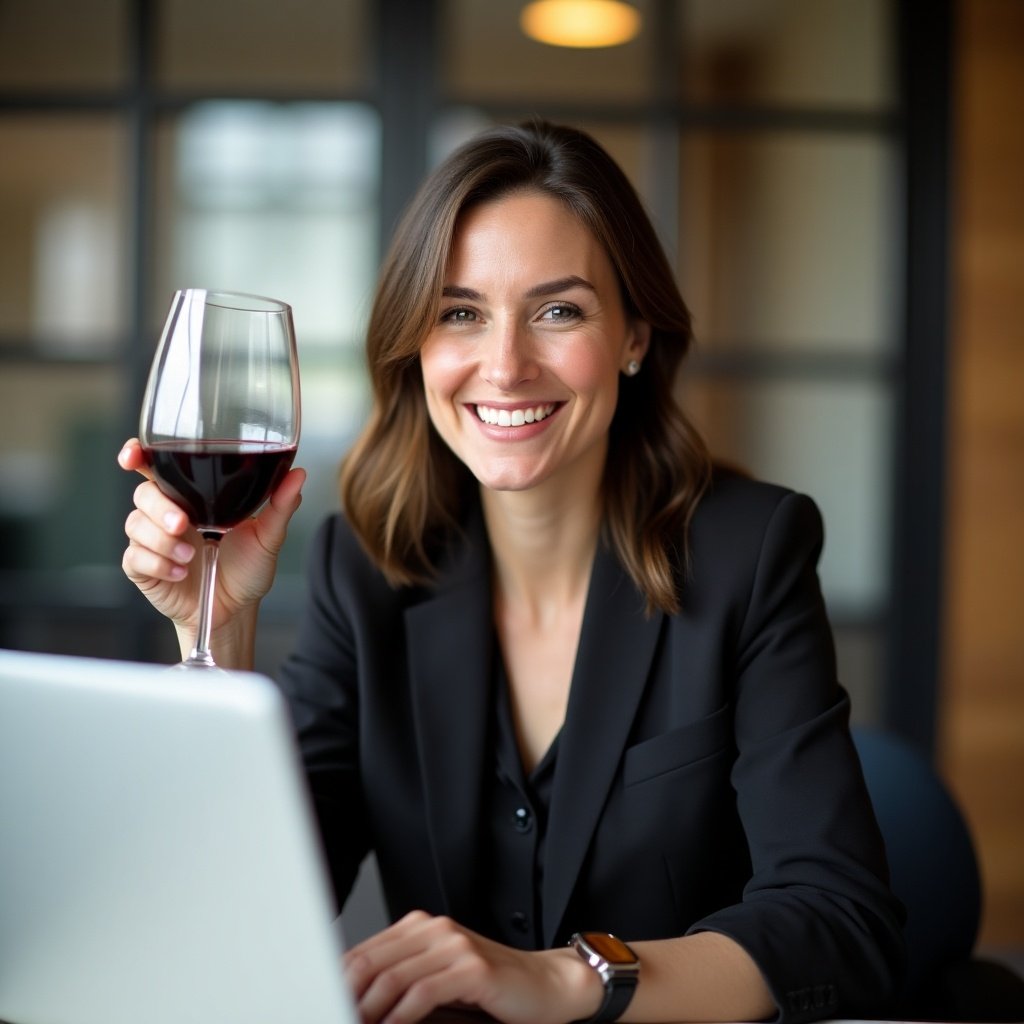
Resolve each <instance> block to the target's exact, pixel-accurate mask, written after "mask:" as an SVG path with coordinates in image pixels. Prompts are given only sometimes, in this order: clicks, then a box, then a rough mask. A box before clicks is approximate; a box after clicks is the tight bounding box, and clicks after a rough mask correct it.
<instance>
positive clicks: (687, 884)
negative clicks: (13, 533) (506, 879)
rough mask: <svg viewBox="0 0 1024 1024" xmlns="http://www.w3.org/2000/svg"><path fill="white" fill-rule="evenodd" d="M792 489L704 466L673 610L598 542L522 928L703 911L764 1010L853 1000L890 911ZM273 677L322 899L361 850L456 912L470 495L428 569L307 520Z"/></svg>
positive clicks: (473, 687) (461, 843)
mask: <svg viewBox="0 0 1024 1024" xmlns="http://www.w3.org/2000/svg"><path fill="white" fill-rule="evenodd" d="M821 545H822V527H821V520H820V516H819V514H818V511H817V509H816V507H815V506H814V504H813V503H812V502H811V500H810V499H808V498H806V497H803V496H801V495H797V494H794V493H792V492H790V491H786V490H784V489H782V488H778V487H774V486H770V485H767V484H761V483H755V482H753V481H749V480H745V479H742V478H739V477H725V478H722V479H719V480H717V481H716V483H715V485H714V486H713V488H712V489H711V491H710V492H709V493H708V494H707V495H706V496H705V497H704V498H703V499H702V501H701V503H700V505H699V507H698V509H697V512H696V514H695V518H694V520H693V525H692V533H691V545H690V547H691V564H690V567H689V572H688V576H687V580H686V582H685V584H684V585H683V587H682V591H681V597H682V607H683V610H682V611H681V612H680V613H679V614H678V615H665V614H662V613H656V614H654V615H651V616H647V615H645V613H644V605H643V599H642V598H641V596H640V593H639V592H638V591H637V590H636V588H635V587H634V585H633V583H632V581H631V580H630V579H629V577H628V576H627V575H626V573H625V572H624V571H623V569H622V568H621V567H620V565H619V563H618V562H617V560H616V559H615V557H614V556H613V555H612V554H611V553H610V551H608V550H606V549H603V548H602V549H601V550H599V551H598V554H597V556H596V561H595V564H594V569H593V573H592V578H591V583H590V591H589V594H588V597H587V604H586V610H585V613H584V619H583V629H582V634H581V637H580V642H579V650H578V654H577V659H576V665H575V670H574V674H573V680H572V688H571V691H570V696H569V705H568V710H567V714H566V719H565V724H564V726H563V729H562V732H561V735H560V739H559V748H558V761H557V767H556V776H555V780H554V784H553V791H552V796H551V808H550V818H549V823H548V834H547V841H546V847H545V864H544V874H543V884H542V906H543V933H544V937H545V940H546V942H547V943H548V944H549V945H552V946H553V945H556V944H561V943H564V942H566V941H567V940H568V937H569V935H570V934H571V933H572V932H573V931H575V930H577V929H580V928H588V929H600V930H605V931H611V932H614V933H616V934H617V935H619V936H621V937H622V938H624V939H626V940H627V941H628V940H631V939H632V940H642V939H657V938H665V937H670V936H678V935H682V934H684V933H687V932H693V931H700V930H713V931H718V932H723V933H725V934H727V935H730V936H732V937H733V938H734V939H735V940H736V941H738V942H739V943H740V944H741V945H742V946H743V947H744V948H745V949H746V950H747V951H748V952H749V953H750V954H751V955H752V956H753V958H754V960H755V961H756V962H757V963H758V965H759V967H760V968H761V970H762V972H763V974H764V976H765V979H766V981H767V983H768V985H769V986H770V988H771V991H772V993H773V995H774V998H775V1000H776V1002H777V1003H778V1005H779V1008H780V1011H781V1013H782V1015H783V1017H785V1018H786V1019H790V1020H809V1019H815V1018H819V1017H823V1016H836V1015H839V1014H840V1013H842V1014H847V1015H850V1014H852V1013H853V1012H855V1011H856V1012H867V1011H868V1010H870V1009H871V1008H872V1007H876V1006H877V1005H878V1003H879V1002H880V1001H881V1000H883V999H884V998H885V997H886V996H887V995H888V994H890V993H891V992H892V991H893V989H894V987H895V985H896V984H897V981H898V976H899V972H900V970H901V964H902V957H903V947H902V936H901V922H902V909H901V907H900V906H899V904H898V903H897V902H896V900H895V899H894V897H893V896H892V895H891V893H890V892H889V889H888V886H887V882H886V879H887V868H886V863H885V855H884V850H883V845H882V840H881V837H880V835H879V832H878V829H877V826H876V823H875V820H874V816H873V814H872V811H871V806H870V802H869V798H868V795H867V792H866V789H865V786H864V782H863V779H862V776H861V773H860V768H859V762H858V760H857V756H856V753H855V751H854V748H853V746H852V743H851V741H850V737H849V733H848V728H847V724H848V713H849V702H848V698H847V696H846V694H845V692H844V691H843V689H842V688H841V686H840V685H839V683H838V682H837V680H836V670H835V656H834V651H833V646H832V638H831V631H830V629H829V625H828V622H827V619H826V615H825V610H824V605H823V602H822V598H821V593H820V588H819V584H818V579H817V573H816V564H817V559H818V556H819V554H820V550H821ZM310 580H311V587H310V597H309V606H308V609H307V612H306V614H305V616H304V618H303V621H302V625H301V627H300V631H299V636H298V640H297V644H296V649H295V652H294V653H293V654H292V655H290V657H289V658H288V660H287V661H286V663H285V665H284V666H283V668H282V672H281V677H280V682H281V685H282V687H283V689H284V692H285V693H286V695H287V696H288V699H289V701H290V705H291V708H292V712H293V716H294V720H295V724H296V728H297V732H298V738H299V743H300V746H301V750H302V755H303V759H304V762H305V766H306V769H307V772H308V777H309V781H310V786H311V790H312V795H313V799H314V803H315V807H316V811H317V815H318V819H319V822H320V826H321V830H322V834H323V838H324V843H325V848H326V853H327V858H328V862H329V865H330V868H331V872H332V876H333V880H334V884H335V886H336V890H337V893H338V896H339V899H344V897H345V896H346V895H347V893H348V891H349V888H350V887H351V884H352V881H353V879H354V877H355V874H356V872H357V870H358V867H359V864H360V862H361V861H362V859H363V857H364V855H365V854H366V853H367V852H368V851H369V850H371V849H372V850H374V851H375V853H376V856H377V860H378V865H379V869H380V874H381V879H382V884H383V887H384V890H385V895H386V899H387V903H388V907H389V911H390V913H391V914H392V915H394V916H395V917H398V916H400V915H401V914H403V913H405V912H406V911H408V910H410V909H413V908H421V909H424V910H427V911H429V912H431V913H437V914H448V915H450V916H452V917H453V918H455V919H457V920H459V921H461V922H463V923H465V924H466V925H467V926H469V927H482V923H478V914H477V908H478V905H479V904H481V903H483V902H485V901H483V900H481V899H480V895H479V892H480V890H479V886H480V875H479V873H478V867H479V859H478V857H477V850H478V849H479V836H480V833H481V829H482V827H483V824H482V823H483V822H484V820H485V818H484V813H485V812H484V810H483V809H482V807H481V797H482V793H483V791H484V779H485V777H487V775H488V773H491V772H493V770H494V754H493V751H492V750H490V749H489V748H488V745H487V740H488V735H489V727H490V726H491V724H492V720H491V717H490V709H491V704H490V696H491V687H492V679H491V675H492V665H493V662H492V656H493V650H494V648H493V644H494V642H495V640H494V626H493V616H492V610H491V577H490V552H489V547H488V544H487V539H486V534H485V532H484V529H483V525H482V521H481V519H480V517H479V515H477V516H475V517H474V519H473V521H472V522H471V523H470V524H469V525H468V527H467V532H466V534H465V536H464V537H462V538H461V539H460V540H458V541H456V542H453V544H452V546H451V548H450V549H449V550H448V551H447V552H446V554H445V558H444V561H443V565H442V570H441V573H440V575H439V578H438V579H437V581H436V584H435V585H433V586H430V587H407V588H398V589H395V588H392V587H391V586H389V585H388V584H387V583H386V582H385V580H384V579H383V577H382V576H381V574H380V573H379V572H378V571H377V570H376V569H375V568H374V567H373V566H372V564H371V563H370V562H369V561H368V559H367V558H366V556H365V554H364V553H363V551H362V549H361V548H360V546H359V544H358V542H357V541H356V540H355V538H354V536H353V534H352V533H351V531H350V530H349V528H348V527H347V525H346V523H345V522H344V520H343V519H342V518H341V517H334V518H332V519H331V520H329V521H328V522H327V523H326V524H325V525H324V526H323V528H322V529H321V530H320V532H319V534H318V535H317V539H316V541H315V544H314V547H313V550H312V559H311V565H310Z"/></svg>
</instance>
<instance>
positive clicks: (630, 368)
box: [626, 359, 640, 377]
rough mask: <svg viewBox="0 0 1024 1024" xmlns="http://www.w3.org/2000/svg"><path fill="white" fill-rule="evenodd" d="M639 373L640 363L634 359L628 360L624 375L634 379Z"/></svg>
mask: <svg viewBox="0 0 1024 1024" xmlns="http://www.w3.org/2000/svg"><path fill="white" fill-rule="evenodd" d="M639 372H640V363H639V362H637V360H635V359H630V361H629V362H628V363H626V374H627V375H628V376H630V377H635V376H636V375H637V374H638V373H639Z"/></svg>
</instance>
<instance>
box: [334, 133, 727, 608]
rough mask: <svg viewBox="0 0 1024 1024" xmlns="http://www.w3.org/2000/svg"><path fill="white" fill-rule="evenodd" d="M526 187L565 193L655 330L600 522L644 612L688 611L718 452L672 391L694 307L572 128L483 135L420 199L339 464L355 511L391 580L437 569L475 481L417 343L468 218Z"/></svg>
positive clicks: (643, 218) (632, 388) (394, 253)
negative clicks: (691, 552)
mask: <svg viewBox="0 0 1024 1024" xmlns="http://www.w3.org/2000/svg"><path fill="white" fill-rule="evenodd" d="M524 189H525V190H532V191H537V192H541V193H544V194H546V195H550V196H553V197H555V198H557V199H558V200H560V201H561V202H563V203H565V205H566V206H567V207H568V209H569V210H570V211H571V212H572V213H573V214H574V215H575V216H577V217H578V218H579V220H580V221H581V222H582V223H583V224H584V225H586V227H587V228H588V229H589V230H590V231H591V232H592V233H593V234H594V236H595V237H596V238H597V239H598V241H599V242H601V244H602V245H603V246H604V248H605V249H606V251H607V253H608V255H609V257H610V259H611V262H612V266H613V267H614V269H615V272H616V274H617V276H618V279H619V282H620V286H621V289H622V296H623V302H624V304H625V308H626V313H627V315H628V316H631V317H634V318H638V319H640V320H645V321H646V322H647V323H648V324H650V327H651V340H650V347H649V349H648V352H647V355H646V357H645V359H644V365H643V368H642V370H641V371H640V373H639V374H637V375H636V376H635V377H630V378H624V379H623V380H622V383H621V387H620V389H619V392H620V393H619V401H618V406H617V408H616V411H615V415H614V417H613V420H612V424H611V428H610V434H609V447H608V459H607V464H606V467H605V474H604V487H603V491H604V502H605V520H604V521H605V527H604V528H605V533H606V537H607V539H608V541H609V543H610V544H611V545H612V547H613V549H614V551H615V553H616V555H617V556H618V558H619V560H620V561H621V563H622V565H623V566H624V567H625V569H626V570H627V572H628V573H629V574H630V576H631V577H632V578H633V580H634V581H635V583H636V585H637V586H638V588H639V589H640V590H641V592H642V593H643V594H644V595H645V596H646V598H647V605H648V609H651V608H661V609H664V610H666V611H669V612H674V611H677V610H678V608H679V598H678V584H679V572H680V570H681V569H682V567H683V566H684V564H685V543H686V536H687V531H688V526H689V522H690V518H691V516H692V514H693V510H694V508H695V507H696V505H697V502H698V501H699V500H700V496H701V494H702V493H703V491H704V489H705V487H706V486H707V482H708V479H709V475H710V462H709V459H708V454H707V449H706V448H705V446H704V443H703V442H702V440H701V439H700V437H699V435H698V434H697V433H696V431H695V430H694V429H693V428H692V427H691V425H690V424H689V422H688V421H687V419H686V417H685V416H684V415H683V413H682V411H681V410H680V408H679V406H678V404H677V402H676V400H675V396H674V387H675V377H676V372H677V370H678V368H679V365H680V363H681V361H682V359H683V357H684V356H685V354H686V352H687V350H688V348H689V346H690V342H691V325H690V314H689V311H688V310H687V308H686V305H685V304H684V302H683V300H682V298H681V296H680V294H679V290H678V288H677V286H676V283H675V279H674V276H673V274H672V270H671V268H670V267H669V264H668V261H667V260H666V258H665V254H664V252H663V250H662V248H661V245H660V243H659V242H658V238H657V235H656V234H655V231H654V228H653V227H652V225H651V222H650V220H649V218H648V217H647V214H646V212H645V211H644V208H643V206H642V204H641V202H640V200H639V198H638V197H637V195H636V192H635V191H634V189H633V187H632V186H631V185H630V183H629V181H628V180H627V178H626V176H625V175H624V174H623V172H622V171H621V170H620V168H619V167H618V165H617V164H616V163H615V162H614V161H613V160H612V158H611V157H610V156H609V155H608V154H607V153H606V152H605V151H604V149H602V148H601V146H599V145H598V143H597V142H595V141H594V140H593V139H592V138H591V137H590V136H589V135H587V134H586V133H584V132H582V131H578V130H576V129H573V128H568V127H562V126H557V125H552V124H548V123H546V122H539V121H537V122H530V123H528V124H522V125H518V126H515V127H502V128H496V129H493V130H490V131H487V132H484V133H483V134H481V135H478V136H477V137H475V138H474V139H472V140H470V141H469V142H468V143H466V144H465V145H464V146H462V147H461V148H460V149H458V150H457V151H456V152H455V153H453V154H452V155H451V156H450V157H449V158H448V159H447V160H446V161H445V162H444V163H443V164H442V165H441V166H440V167H439V168H438V169H437V170H436V171H435V172H434V174H432V175H431V176H430V178H428V180H427V181H426V182H425V184H424V185H423V187H422V188H421V189H420V191H419V193H418V194H417V196H416V197H415V199H414V200H413V202H412V204H411V206H410V207H409V209H408V211H407V212H406V214H405V217H404V218H403V220H402V222H401V223H400V224H399V226H398V229H397V232H396V234H395V238H394V241H393V243H392V246H391V249H390V251H389V253H388V255H387V258H386V260H385V262H384V265H383V268H382V270H381V275H380V280H379V283H378V287H377V293H376V296H375V299H374V304H373V310H372V313H371V316H370V323H369V327H368V333H367V357H368V360H369V370H370V379H371V384H372V388H373V409H372V412H371V415H370V419H369V422H368V423H367V425H366V427H365V428H364V430H363V432H362V433H361V435H360V437H359V438H358V440H357V441H356V444H355V446H354V447H353V449H352V450H351V452H350V453H349V454H348V456H347V457H346V459H345V461H344V463H343V464H342V471H341V498H342V504H343V507H344V509H345V513H346V515H347V517H348V519H349V522H350V523H351V525H352V528H353V529H354V530H355V532H356V534H357V536H358V537H359V538H360V540H361V542H362V543H363V545H364V547H365V548H366V550H367V552H368V553H369V554H370V556H371V558H372V559H373V560H374V561H375V563H376V564H377V565H378V566H379V567H380V569H381V570H382V571H383V572H384V574H385V575H386V577H387V578H388V579H389V580H390V581H391V582H392V583H393V584H396V585H397V584H411V583H416V582H424V581H426V580H428V579H429V578H430V576H431V575H432V573H433V569H434V563H433V557H432V552H433V551H435V550H436V544H437V543H438V541H440V540H441V538H442V537H443V536H445V535H446V534H447V533H448V532H449V531H450V530H452V529H454V528H457V527H458V524H459V522H460V520H461V517H462V515H463V513H464V510H465V502H466V500H467V498H468V496H469V494H470V492H471V488H472V486H473V480H472V477H471V475H470V473H469V471H468V470H467V469H466V468H465V467H464V466H463V465H462V463H461V462H459V460H458V459H457V458H456V457H455V455H454V454H453V453H452V452H451V451H450V450H449V449H448V447H447V446H446V445H445V444H444V442H443V441H442V440H441V439H440V437H439V435H438V434H437V433H436V431H435V430H434V428H433V426H432V424H431V423H430V419H429V416H428V414H427V408H426V400H425V397H424V391H423V380H422V376H421V373H420V366H419V351H420V347H421V345H422V343H423V341H424V339H425V338H426V335H427V333H428V332H429V330H430V329H431V326H432V325H433V323H434V321H435V319H436V317H437V315H438V312H439V307H440V302H441V289H442V286H443V284H444V274H445V271H446V267H447V261H448V255H449V250H450V248H451V242H452V236H453V234H454V230H455V225H456V222H457V221H458V218H459V216H460V214H461V213H462V212H463V211H464V210H466V209H467V208H468V207H469V206H471V205H474V204H476V203H481V202H485V201H488V200H493V199H497V198H499V197H500V196H503V195H506V194H508V193H510V192H513V191H522V190H524Z"/></svg>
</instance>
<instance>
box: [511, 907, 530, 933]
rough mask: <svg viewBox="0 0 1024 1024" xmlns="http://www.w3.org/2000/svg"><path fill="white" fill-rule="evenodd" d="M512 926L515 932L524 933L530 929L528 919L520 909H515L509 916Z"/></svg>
mask: <svg viewBox="0 0 1024 1024" xmlns="http://www.w3.org/2000/svg"><path fill="white" fill-rule="evenodd" d="M511 921H512V927H513V928H515V930H516V931H517V932H523V933H524V934H525V933H526V932H528V931H529V930H530V919H529V918H528V917H527V916H526V915H525V914H524V913H523V912H522V911H521V910H517V911H516V912H515V913H514V914H513V915H512V917H511Z"/></svg>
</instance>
